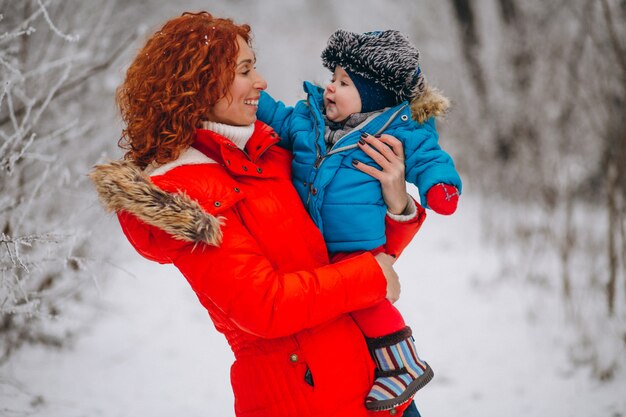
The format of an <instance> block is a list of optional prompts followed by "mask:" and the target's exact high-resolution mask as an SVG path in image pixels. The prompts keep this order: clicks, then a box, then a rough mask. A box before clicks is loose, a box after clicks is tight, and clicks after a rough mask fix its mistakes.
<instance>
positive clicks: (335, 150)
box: [313, 105, 406, 169]
mask: <svg viewBox="0 0 626 417" xmlns="http://www.w3.org/2000/svg"><path fill="white" fill-rule="evenodd" d="M405 107H406V105H404V106H402V107H400V108H399V109H398V110H396V111H395V112H394V113H393V114H392V115H391V116H389V119H388V120H387V122H385V124H384V125H383V126H382V127H381V128H380V129H378V131H376V132H375V133H374V135H378V134H380V133H382V132H384V131H385V129H387V127H388V126H389V125H390V124H391V123H392V122H393V121H394V120H395V119H396V117H398V114H400V112H401V111H402V110H404V108H405ZM364 127H367V125H365V126H364ZM315 130H316V132H317V124H316V125H315ZM350 135H351V133H349V134H347V135H346V136H344V137H343V138H341V139H339V141H337V143H335V144H334V145H333V147H332V148H330V151H329V152H328V153H327V154H326V155H324V156H321V155H320V152H319V145H318V144H317V133H316V137H315V147H316V148H317V158H316V159H315V163H314V164H313V167H314V168H315V169H317V168H319V167H320V166H321V165H322V164H323V163H324V160H326V158H327V157H329V156H330V155H334V154H336V153H339V152H343V151H346V150H348V149H354V148H356V147H357V146H358V145H357V144H354V145H348V146H344V147H341V148H335V147H336V146H337V145H338V144H339V143H340V142H341V141H343V140H344V139H346V138H347V137H348V136H350Z"/></svg>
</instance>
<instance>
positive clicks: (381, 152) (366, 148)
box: [358, 135, 395, 169]
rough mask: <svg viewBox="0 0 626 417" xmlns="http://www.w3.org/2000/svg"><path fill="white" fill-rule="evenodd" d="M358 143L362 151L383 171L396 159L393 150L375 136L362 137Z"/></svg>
mask: <svg viewBox="0 0 626 417" xmlns="http://www.w3.org/2000/svg"><path fill="white" fill-rule="evenodd" d="M358 143H359V147H360V148H361V150H362V151H363V152H365V153H366V154H367V155H368V156H369V157H370V158H372V159H373V160H374V161H375V162H376V163H377V164H378V165H380V166H381V167H382V168H383V169H385V168H388V167H389V163H390V161H392V160H393V159H394V158H395V156H394V153H393V151H392V150H391V148H389V147H388V146H387V145H385V144H384V143H382V142H381V141H379V140H378V139H376V138H375V137H374V136H371V135H367V136H361V139H360V140H359V142H358Z"/></svg>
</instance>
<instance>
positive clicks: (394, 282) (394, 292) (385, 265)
mask: <svg viewBox="0 0 626 417" xmlns="http://www.w3.org/2000/svg"><path fill="white" fill-rule="evenodd" d="M374 258H375V259H376V262H378V265H379V266H380V269H382V270H383V274H384V275H385V279H386V280H387V296H386V298H387V300H389V301H390V302H391V304H393V303H395V302H396V301H398V299H399V298H400V279H399V278H398V274H396V271H395V270H394V269H393V264H394V262H396V258H394V257H393V256H389V255H387V254H386V253H384V252H381V253H379V254H378V255H376V256H374Z"/></svg>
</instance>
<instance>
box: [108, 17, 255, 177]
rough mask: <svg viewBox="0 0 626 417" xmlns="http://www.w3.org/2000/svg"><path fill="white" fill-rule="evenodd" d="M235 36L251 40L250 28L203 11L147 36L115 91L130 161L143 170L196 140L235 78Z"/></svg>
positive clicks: (170, 21) (171, 157)
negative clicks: (198, 132)
mask: <svg viewBox="0 0 626 417" xmlns="http://www.w3.org/2000/svg"><path fill="white" fill-rule="evenodd" d="M237 36H241V37H242V38H243V39H244V40H245V41H246V42H247V43H248V44H250V42H251V35H250V26H249V25H246V24H244V25H236V24H235V23H234V22H233V21H232V19H221V18H216V17H213V16H212V15H211V14H210V13H208V12H199V13H183V14H182V16H180V17H177V18H175V19H172V20H169V21H168V22H166V23H165V25H164V26H163V27H162V28H161V30H159V31H158V32H156V33H155V34H153V35H152V36H151V37H150V38H149V39H148V41H147V43H146V45H145V46H144V47H143V48H142V49H141V50H140V51H139V53H138V54H137V56H136V57H135V59H134V61H133V62H132V64H131V65H130V68H128V71H127V73H126V79H125V80H124V83H123V84H122V85H120V86H119V87H118V88H117V92H116V101H117V104H118V106H119V108H120V111H121V114H122V119H123V120H124V122H125V123H126V129H124V131H123V133H122V137H121V139H120V141H119V146H120V147H121V148H123V149H126V150H127V152H126V154H125V158H126V159H130V160H132V161H134V162H135V163H136V164H137V165H138V166H139V167H141V168H145V167H146V166H147V165H149V164H150V163H152V162H156V163H157V164H163V163H166V162H169V161H172V160H174V159H176V158H178V156H179V155H180V153H181V152H182V151H183V150H185V149H187V148H188V147H189V146H190V145H191V144H192V143H193V140H194V132H195V130H196V128H198V127H200V124H201V121H202V120H204V119H206V114H207V112H208V110H209V109H210V108H211V107H213V105H215V103H216V102H217V101H218V100H219V99H220V98H222V97H224V96H225V95H226V94H227V93H228V88H229V87H230V85H231V84H232V83H233V81H234V79H235V68H236V64H237V62H236V60H237V54H238V53H239V47H238V45H237Z"/></svg>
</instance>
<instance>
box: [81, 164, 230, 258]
mask: <svg viewBox="0 0 626 417" xmlns="http://www.w3.org/2000/svg"><path fill="white" fill-rule="evenodd" d="M89 177H90V178H91V180H92V181H93V183H94V184H95V186H96V191H97V192H98V197H99V198H100V201H101V202H102V204H103V205H104V207H105V209H106V210H107V211H110V212H120V211H127V212H129V213H131V214H133V215H134V216H136V217H137V218H138V219H139V220H141V221H142V222H144V223H146V224H149V225H151V226H155V227H157V228H159V229H161V230H163V231H165V232H167V233H168V234H170V235H172V236H173V237H174V238H175V239H177V240H182V241H185V242H194V243H206V244H208V245H212V246H219V244H220V243H221V241H222V231H221V228H220V226H221V225H222V222H223V218H221V217H215V216H213V215H211V214H209V213H207V212H206V211H204V210H203V209H202V207H201V206H200V204H199V203H198V202H197V201H195V200H192V199H191V198H189V197H188V196H187V195H186V194H185V193H180V194H174V193H169V192H166V191H163V190H162V189H160V188H159V187H157V186H156V185H154V184H153V183H152V181H150V178H149V177H148V176H147V175H146V174H145V173H144V172H143V171H142V170H141V169H139V167H137V166H136V165H135V164H133V163H132V162H129V161H114V162H110V163H108V164H104V165H97V166H95V167H94V169H93V170H92V171H91V172H90V173H89Z"/></svg>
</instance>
